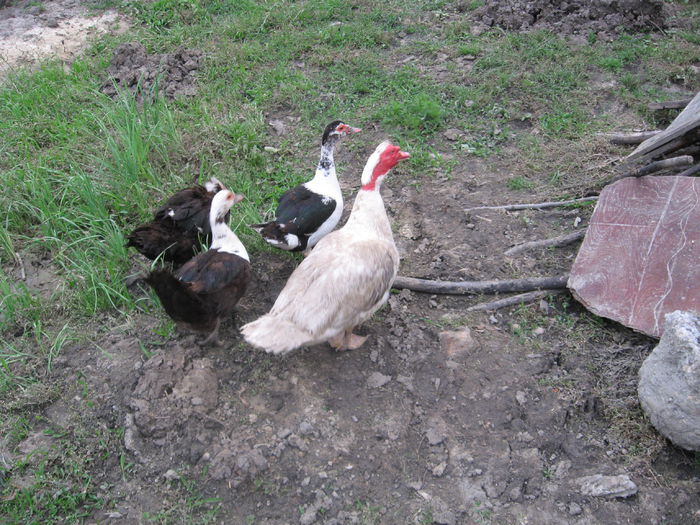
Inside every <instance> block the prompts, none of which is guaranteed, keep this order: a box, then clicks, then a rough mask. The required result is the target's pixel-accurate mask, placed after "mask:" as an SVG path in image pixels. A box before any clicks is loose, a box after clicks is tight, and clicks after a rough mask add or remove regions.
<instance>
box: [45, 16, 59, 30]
mask: <svg viewBox="0 0 700 525" xmlns="http://www.w3.org/2000/svg"><path fill="white" fill-rule="evenodd" d="M46 25H47V26H48V27H52V28H53V27H58V18H56V17H55V16H49V17H48V18H47V19H46Z"/></svg>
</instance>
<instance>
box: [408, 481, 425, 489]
mask: <svg viewBox="0 0 700 525" xmlns="http://www.w3.org/2000/svg"><path fill="white" fill-rule="evenodd" d="M406 486H407V487H408V488H409V489H413V490H416V491H418V490H420V489H422V488H423V484H422V483H421V482H420V481H411V482H410V483H407V484H406Z"/></svg>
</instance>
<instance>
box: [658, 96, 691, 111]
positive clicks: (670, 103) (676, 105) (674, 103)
mask: <svg viewBox="0 0 700 525" xmlns="http://www.w3.org/2000/svg"><path fill="white" fill-rule="evenodd" d="M691 100H693V99H692V98H684V99H681V100H667V101H666V102H652V103H651V104H649V105H647V107H648V108H649V111H659V110H662V109H683V108H684V107H686V106H687V105H688V104H690V101H691Z"/></svg>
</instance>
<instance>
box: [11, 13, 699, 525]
mask: <svg viewBox="0 0 700 525" xmlns="http://www.w3.org/2000/svg"><path fill="white" fill-rule="evenodd" d="M482 4H483V2H481V1H478V0H475V1H469V2H466V3H465V6H464V7H465V8H466V10H467V11H469V10H473V9H476V8H477V7H479V6H480V5H482ZM101 5H102V6H103V7H107V6H111V7H116V8H118V9H121V10H122V11H123V12H124V13H127V14H129V15H131V16H132V17H133V26H132V27H131V29H129V31H128V32H127V33H126V34H124V35H121V36H116V37H99V38H96V39H95V41H94V42H93V44H92V46H91V47H90V48H89V49H88V50H87V51H86V52H85V54H84V55H83V56H82V57H81V58H79V59H77V60H75V61H74V62H73V63H72V64H70V66H68V67H67V69H66V68H64V65H63V64H61V63H58V62H55V61H47V62H46V63H44V64H42V66H41V67H40V68H39V69H38V70H36V71H34V72H29V71H25V70H21V69H20V70H17V71H16V72H14V73H12V74H11V75H10V76H8V77H7V78H6V79H4V80H3V81H1V83H0V135H1V136H2V140H0V175H1V177H2V181H3V184H2V185H1V186H0V263H1V264H2V266H0V312H1V313H0V340H1V341H2V343H0V395H2V396H3V399H4V400H5V401H4V403H3V404H2V406H0V414H1V415H2V416H3V419H4V421H5V423H6V426H4V427H3V429H7V431H8V432H10V435H11V436H12V439H13V440H14V441H13V443H16V442H19V441H20V440H21V439H23V437H26V436H27V435H28V434H29V433H31V432H32V431H33V430H35V429H36V428H37V427H39V426H41V425H40V424H39V423H37V422H36V421H35V420H34V419H33V418H31V417H29V415H31V414H32V411H34V410H36V408H35V407H36V406H39V405H40V404H41V403H40V401H42V402H43V401H47V400H51V399H54V398H55V396H57V395H59V394H60V388H59V386H60V385H58V384H57V383H55V382H54V381H55V379H54V378H53V376H52V375H51V372H52V371H53V370H54V369H55V362H56V359H57V358H58V357H59V356H60V355H61V353H63V352H65V351H66V348H69V347H70V346H71V345H74V344H76V343H78V342H83V341H86V340H88V339H90V338H92V337H94V336H95V333H96V331H98V330H101V329H103V328H101V327H95V328H94V329H93V328H92V326H93V325H95V324H97V323H96V322H95V319H96V318H99V319H100V324H101V325H102V324H105V325H109V322H110V321H113V322H114V323H120V322H126V320H127V319H128V318H129V316H132V315H153V312H160V310H159V307H158V304H157V302H156V301H155V300H154V297H153V295H152V294H146V295H144V294H136V295H132V294H131V293H130V291H129V290H128V289H127V287H126V285H125V284H124V279H125V278H126V277H127V276H128V275H130V274H132V273H134V272H135V271H141V270H143V269H138V268H136V269H135V268H134V257H133V254H131V253H129V252H128V251H127V250H126V248H125V247H124V239H125V235H126V234H127V233H128V232H129V231H130V230H131V229H132V228H133V227H134V226H136V225H137V224H139V223H141V222H142V221H144V220H146V219H147V218H148V217H149V216H150V214H151V212H152V210H153V209H154V208H155V207H156V206H157V204H159V203H160V202H161V201H162V200H163V199H164V198H166V197H167V196H168V195H170V194H172V193H173V192H174V191H176V190H177V189H180V188H182V187H184V186H186V185H189V184H191V182H192V180H194V179H198V180H200V181H202V180H205V179H208V178H209V177H210V176H215V177H217V178H219V179H221V180H222V181H223V182H224V183H226V184H227V185H228V186H230V187H231V188H232V189H234V190H235V191H236V192H240V193H243V194H245V196H246V199H245V200H244V201H243V202H242V203H241V204H239V205H237V206H236V208H235V209H234V210H233V212H232V216H233V218H232V226H233V227H234V229H236V230H237V231H238V233H239V235H240V236H241V238H242V240H243V242H244V243H245V244H246V246H248V248H249V250H250V251H251V253H252V255H253V258H254V259H255V258H256V257H264V256H265V255H264V254H265V251H266V250H269V248H268V247H267V246H266V245H265V244H264V243H263V242H262V241H261V240H260V238H259V236H257V235H255V234H254V232H251V231H250V230H249V229H247V228H246V227H245V225H246V224H250V223H253V222H257V221H260V220H261V219H262V218H263V217H265V216H268V215H269V214H270V213H271V212H272V211H273V210H274V208H275V204H276V200H277V199H278V198H279V196H280V195H281V194H282V193H283V192H284V191H285V190H286V189H287V188H289V187H291V186H293V185H295V184H298V183H300V182H302V181H304V180H307V179H308V178H309V177H310V175H311V173H312V170H313V167H314V165H315V162H316V160H317V157H316V155H317V151H318V149H317V148H318V142H319V136H320V133H321V130H322V129H323V127H324V125H325V124H326V123H327V122H329V121H330V120H333V119H335V118H342V119H344V120H345V121H346V122H348V123H350V124H352V125H354V126H358V127H362V128H364V129H365V130H367V131H366V133H363V134H360V135H358V136H356V137H352V138H348V139H347V140H346V143H345V144H344V146H343V147H347V148H348V149H350V150H351V151H353V152H358V157H360V158H359V160H358V161H357V165H352V166H342V165H339V166H338V170H339V172H340V174H341V176H345V175H346V174H347V175H349V176H354V175H353V174H356V173H359V171H360V170H361V167H362V163H363V160H364V159H362V158H361V155H359V152H365V153H368V152H370V151H371V150H372V149H373V148H374V146H375V144H374V143H369V142H368V141H369V140H370V139H367V138H365V137H367V136H369V137H372V139H371V140H373V141H374V140H375V139H376V140H377V141H378V140H381V139H383V138H385V137H389V138H391V139H392V140H395V141H396V142H397V143H399V144H400V145H401V146H402V147H403V148H405V149H407V150H408V151H410V152H411V154H412V158H411V160H410V162H407V163H406V164H403V165H401V166H400V167H399V168H397V171H398V172H399V174H400V175H401V176H402V178H403V179H404V180H405V181H406V184H411V185H413V186H415V187H416V188H421V187H422V185H423V184H424V183H425V182H426V181H429V179H430V177H434V176H436V175H440V176H447V177H448V179H449V177H451V176H452V173H453V172H454V171H456V170H459V169H462V166H463V165H464V164H465V163H467V162H469V161H471V160H473V159H474V157H479V158H480V159H481V160H479V162H484V163H487V165H490V164H488V163H491V162H499V161H500V162H508V163H519V166H518V170H517V171H516V170H513V172H515V173H518V175H517V176H512V177H510V178H507V179H506V181H505V185H504V191H533V192H534V191H535V190H538V191H539V190H540V188H545V190H546V191H549V192H552V193H561V194H567V195H568V194H572V193H574V192H573V191H572V189H571V188H572V187H575V183H574V182H573V181H575V180H577V179H578V178H579V176H580V173H581V171H580V168H581V166H580V159H581V158H586V157H584V154H586V153H587V150H586V149H585V148H586V147H588V145H589V144H590V140H591V137H592V136H593V134H594V133H595V132H597V131H600V130H604V129H609V128H611V127H612V126H615V125H616V123H615V122H612V121H609V120H608V119H607V117H606V115H605V114H602V112H601V110H600V103H601V102H602V101H605V100H606V98H608V97H612V98H614V99H615V101H616V102H619V103H621V104H626V105H628V106H629V107H632V108H638V109H639V117H640V119H649V121H650V122H652V123H653V119H654V117H653V116H652V115H649V114H648V113H647V112H646V109H645V106H646V104H647V103H648V102H651V101H653V100H657V99H661V98H671V97H672V96H673V94H672V93H668V92H666V91H665V89H666V86H668V85H671V84H673V85H674V86H680V88H681V89H683V90H687V91H693V90H694V89H695V84H696V82H695V80H696V78H697V77H696V76H694V73H693V70H692V68H691V66H693V65H694V64H697V63H698V62H700V47H699V44H700V40H699V39H698V37H697V35H696V32H694V31H691V30H684V31H679V32H675V33H674V32H669V33H668V34H667V35H665V36H663V37H662V38H660V39H652V38H650V37H649V36H648V35H641V36H638V35H623V36H621V37H619V38H616V39H614V40H613V41H611V42H603V41H599V40H597V39H596V38H594V37H591V38H589V39H588V41H587V42H583V43H572V42H569V41H568V40H566V39H565V38H563V37H561V36H559V35H556V34H553V33H550V32H542V31H539V32H531V33H523V34H510V33H507V32H504V31H497V30H494V31H487V32H485V33H483V34H480V35H475V34H472V32H471V23H470V21H469V20H467V19H466V15H460V16H456V15H455V14H454V13H453V11H451V9H452V8H453V7H454V6H453V5H452V3H450V2H446V1H444V0H424V1H421V2H415V3H407V2H401V1H399V0H388V1H387V2H385V3H383V4H382V5H381V7H377V6H376V5H374V4H373V3H371V2H365V1H355V2H348V1H346V0H306V1H301V2H300V1H293V0H278V1H274V2H273V1H262V2H258V1H253V0H240V1H232V0H214V1H209V2H203V1H201V0H157V1H155V2H117V1H113V0H107V1H106V2H102V4H101ZM688 9H689V10H691V9H692V6H689V7H688ZM692 16H693V17H697V14H695V15H692ZM696 25H697V24H696ZM593 36H594V35H593ZM133 40H138V41H141V42H143V43H144V45H145V46H146V48H147V50H148V52H149V53H165V52H173V51H175V50H176V49H177V48H178V47H180V46H185V47H191V48H197V49H200V50H202V51H203V56H204V59H203V66H202V68H201V70H200V71H199V73H198V94H197V96H196V97H192V98H185V99H178V100H175V101H166V100H165V99H164V98H163V97H161V96H160V95H159V94H158V92H157V91H156V92H154V93H150V94H146V96H145V97H144V98H145V100H144V102H143V103H137V102H136V101H135V100H134V98H133V97H132V96H131V95H129V94H128V93H122V94H121V95H120V96H118V97H116V98H115V99H110V98H108V97H106V96H104V95H102V94H101V93H100V92H99V91H98V90H97V88H98V86H100V85H101V84H102V82H103V81H104V78H105V69H106V67H107V65H108V64H109V61H110V58H111V55H112V52H113V49H114V48H115V46H116V45H118V43H120V42H122V41H124V42H125V41H133ZM467 56H469V57H474V58H473V59H471V58H469V59H465V57H467ZM601 83H602V84H605V85H612V86H614V87H613V88H611V89H608V88H606V89H605V90H601V89H600V88H596V87H592V86H595V85H599V84H601ZM286 116H290V117H293V118H294V119H295V120H293V121H290V122H294V124H293V125H291V127H290V133H289V134H288V135H286V136H284V137H276V136H274V135H273V134H272V133H270V128H269V126H268V124H267V122H268V120H270V119H271V118H277V117H286ZM523 122H528V123H529V124H531V128H532V129H526V130H525V131H522V130H519V127H518V126H517V124H522V123H523ZM449 128H457V129H459V130H460V131H461V132H462V135H461V138H460V140H458V141H455V142H446V141H445V140H443V138H442V136H441V134H442V132H444V130H446V129H449ZM269 146H274V148H276V149H277V151H276V152H273V151H270V150H269V148H268V149H266V147H269ZM309 152H310V153H309ZM504 152H507V153H504ZM562 152H567V153H569V155H566V154H562ZM511 155H512V159H511ZM572 158H573V159H575V161H572V160H571V159H572ZM522 159H524V160H523V161H522V162H519V161H520V160H522ZM32 261H48V262H47V263H46V271H47V272H48V273H49V274H50V275H51V276H52V277H53V280H54V281H55V290H54V291H53V292H52V291H51V290H48V291H46V290H44V291H43V292H42V293H41V294H40V293H39V292H38V290H37V289H36V288H35V287H33V286H32V283H31V279H27V281H26V282H25V281H22V280H20V279H18V276H19V274H20V268H21V267H22V265H24V266H27V269H28V270H31V264H32ZM159 315H160V314H159ZM522 315H523V316H524V317H526V314H524V313H523V314H522ZM98 316H99V317H98ZM163 318H164V316H163ZM561 318H562V320H561V322H560V323H558V325H557V330H559V331H561V332H564V333H568V331H570V330H574V329H576V330H580V331H582V332H583V331H585V333H586V335H590V334H589V332H590V330H593V329H594V328H599V327H592V328H590V330H589V327H585V330H584V329H582V328H581V327H580V326H579V325H580V322H579V321H578V320H575V319H574V320H572V319H573V318H572V317H571V316H567V315H565V314H564V313H563V314H561ZM104 319H107V320H108V321H106V322H103V320H104ZM520 324H521V326H526V324H525V323H524V322H523V323H520ZM173 326H174V325H173V324H172V323H171V322H170V321H169V320H165V321H163V323H162V324H161V325H159V326H158V327H156V328H155V329H154V332H155V334H156V335H158V336H159V337H163V338H167V337H169V336H171V335H172V332H173ZM522 336H523V337H529V335H528V333H526V332H523V334H522ZM577 341H578V339H577ZM142 348H143V354H144V357H145V358H147V357H148V355H149V354H150V352H149V351H148V350H147V349H146V347H145V346H142ZM88 379H89V378H88V377H83V378H82V379H81V380H82V381H83V384H84V385H89V381H88ZM86 397H87V398H89V397H90V393H89V391H88V392H87V395H86ZM84 407H85V410H90V407H89V406H87V404H85V405H84ZM10 427H11V428H10ZM60 447H61V449H60V450H61V451H62V452H61V454H60V456H61V458H62V459H61V458H59V459H51V461H49V460H48V459H47V460H46V461H45V462H43V463H42V462H39V463H26V464H22V465H18V466H15V467H13V468H12V470H11V471H10V472H9V473H8V479H9V481H10V482H12V480H17V479H20V478H25V477H26V478H28V479H30V480H31V483H30V484H29V485H28V486H27V487H25V488H24V489H22V490H21V491H18V492H17V494H16V495H15V496H14V497H13V498H12V499H9V500H8V499H4V500H1V501H2V502H1V503H0V505H2V507H0V510H1V512H0V514H3V515H4V516H5V515H6V516H12V517H13V519H15V520H16V521H18V522H29V523H31V522H32V520H34V522H47V523H48V522H51V520H53V521H56V522H76V521H78V522H79V521H81V520H83V519H84V516H86V515H87V513H89V512H91V511H93V510H95V509H99V508H100V507H105V506H106V505H107V503H106V502H105V501H103V500H101V499H100V498H99V497H97V495H96V491H95V488H94V486H93V484H92V480H91V465H90V461H89V457H86V458H82V459H81V458H78V457H77V456H78V455H79V454H77V452H76V450H77V449H71V448H70V447H69V446H68V445H66V444H64V443H63V442H62V444H61V445H60ZM129 463H130V462H129V459H128V457H126V456H124V457H123V460H121V461H120V464H119V465H116V467H115V468H120V469H121V471H122V473H123V475H124V477H126V478H128V477H129V476H131V475H133V474H132V467H131V466H130V465H129ZM173 485H176V488H177V490H178V491H179V494H180V495H181V496H182V497H183V502H179V503H177V504H176V503H175V502H171V503H172V505H169V506H164V507H163V509H161V510H160V511H159V512H156V513H153V514H151V515H149V516H148V517H147V519H148V520H150V521H153V522H157V523H174V522H178V521H180V520H185V521H187V520H190V521H193V522H196V520H198V519H200V518H201V520H203V521H204V522H206V520H212V519H214V516H215V515H216V512H215V511H216V508H217V502H214V501H209V500H208V499H207V498H206V497H205V496H204V495H202V494H201V493H200V492H199V491H198V489H197V487H196V484H195V482H194V481H185V480H180V481H178V482H175V483H173ZM8 486H9V485H8ZM51 494H57V495H58V497H57V500H56V503H55V504H54V503H52V502H51V501H49V500H48V495H51ZM8 495H11V494H10V493H9V492H8V493H5V494H3V496H8ZM356 510H357V511H358V512H360V514H361V515H362V519H363V520H364V521H365V522H367V523H374V522H377V521H378V520H379V516H378V511H377V509H376V508H375V507H372V506H369V505H363V506H361V507H358V508H357V509H356ZM42 520H44V521H42Z"/></svg>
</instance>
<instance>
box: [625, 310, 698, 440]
mask: <svg viewBox="0 0 700 525" xmlns="http://www.w3.org/2000/svg"><path fill="white" fill-rule="evenodd" d="M665 324H666V326H665V330H664V335H663V337H662V338H661V341H659V344H658V346H657V347H656V348H654V350H653V351H652V352H651V354H650V355H649V357H647V358H646V360H645V361H644V363H643V364H642V367H641V368H640V370H639V389H638V391H639V400H640V402H641V404H642V408H643V409H644V411H645V412H646V414H647V415H648V416H649V419H650V420H651V423H652V424H653V425H654V427H656V429H657V430H658V431H659V432H660V433H661V434H662V435H664V436H665V437H667V438H668V439H670V440H671V441H672V442H673V443H675V444H676V445H678V446H679V447H683V448H685V449H688V450H700V317H698V316H697V315H695V314H692V313H690V312H681V311H676V312H672V313H670V314H668V315H666V323H665Z"/></svg>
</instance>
